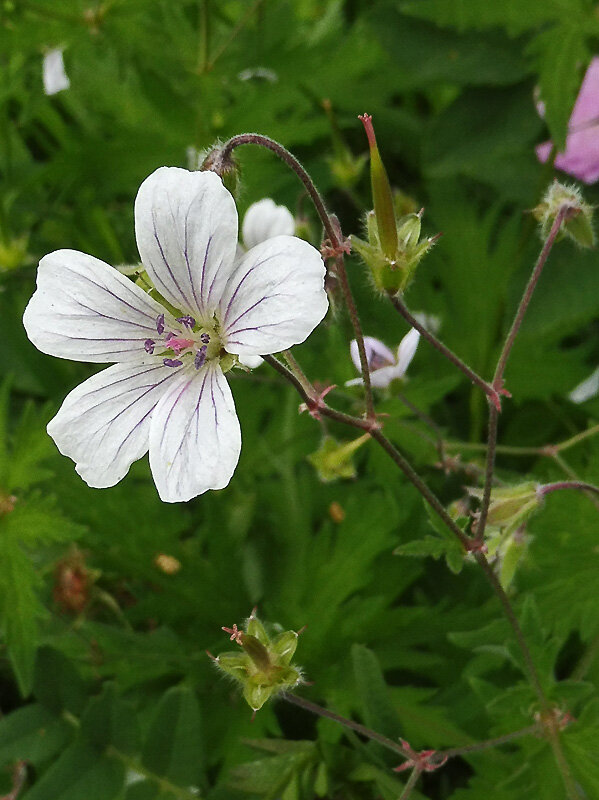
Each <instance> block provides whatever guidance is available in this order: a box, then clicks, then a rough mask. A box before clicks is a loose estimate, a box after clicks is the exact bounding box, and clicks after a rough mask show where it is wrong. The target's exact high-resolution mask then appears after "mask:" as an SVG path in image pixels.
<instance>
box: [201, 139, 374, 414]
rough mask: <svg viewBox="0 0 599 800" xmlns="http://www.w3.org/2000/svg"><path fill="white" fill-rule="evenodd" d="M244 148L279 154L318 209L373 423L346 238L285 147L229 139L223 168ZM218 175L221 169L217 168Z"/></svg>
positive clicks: (271, 142)
mask: <svg viewBox="0 0 599 800" xmlns="http://www.w3.org/2000/svg"><path fill="white" fill-rule="evenodd" d="M244 144H253V145H256V146H258V147H265V148H266V149H267V150H271V151H272V152H273V153H275V154H276V155H277V156H278V157H279V158H280V159H281V160H282V161H284V162H285V163H286V164H287V166H288V167H290V169H292V170H293V172H295V174H296V175H297V176H298V178H299V179H300V181H301V182H302V184H303V185H304V188H305V190H306V192H307V193H308V195H309V197H310V199H311V200H312V202H313V203H314V208H315V209H316V211H317V213H318V216H319V217H320V220H321V222H322V224H323V227H324V229H325V232H326V235H327V237H328V239H329V242H330V244H331V247H332V249H333V251H334V252H335V253H336V256H335V264H336V272H337V277H338V278H339V282H340V284H341V290H342V292H343V297H344V300H345V304H346V306H347V310H348V313H349V318H350V321H351V324H352V328H353V330H354V336H355V337H356V342H357V344H358V354H359V356H360V369H361V371H362V380H363V381H364V395H365V398H366V414H367V416H368V418H369V419H371V420H373V419H374V417H375V413H374V400H373V396H372V386H371V384H370V367H369V365H368V358H367V357H366V348H365V346H364V334H363V333H362V326H361V324H360V317H359V314H358V309H357V306H356V303H355V301H354V297H353V294H352V291H351V287H350V285H349V280H348V277H347V270H346V269H345V263H344V260H343V254H342V249H341V248H342V247H343V246H344V242H343V235H342V234H341V231H340V229H339V227H338V224H337V225H336V224H335V223H334V221H333V218H332V217H331V215H330V214H329V212H328V210H327V207H326V205H325V202H324V199H323V197H322V195H321V194H320V192H319V191H318V189H317V188H316V186H315V185H314V181H313V180H312V178H311V177H310V175H309V174H308V172H307V171H306V169H304V167H303V166H302V164H301V163H300V162H299V161H298V160H297V158H296V157H295V156H294V155H293V153H290V152H289V150H287V148H285V147H283V145H282V144H279V142H276V141H275V140H274V139H271V138H270V137H269V136H263V135H261V134H259V133H241V134H239V135H238V136H233V138H231V139H229V141H227V142H225V144H224V145H223V146H222V148H221V149H220V152H219V154H218V159H219V161H220V164H221V165H224V164H227V163H228V162H229V161H230V159H231V154H232V152H233V150H234V149H235V148H236V147H240V146H241V145H244ZM217 167H218V164H216V163H215V164H214V165H213V168H217ZM217 171H218V168H217Z"/></svg>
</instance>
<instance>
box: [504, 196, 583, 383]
mask: <svg viewBox="0 0 599 800" xmlns="http://www.w3.org/2000/svg"><path fill="white" fill-rule="evenodd" d="M575 213H576V209H574V208H573V207H572V206H562V207H561V208H560V210H559V211H558V212H557V214H556V216H555V219H554V221H553V225H552V226H551V230H550V231H549V235H548V236H547V239H546V241H545V244H544V245H543V249H542V250H541V253H540V255H539V258H538V260H537V263H536V264H535V267H534V269H533V271H532V274H531V276H530V279H529V281H528V283H527V285H526V289H525V290H524V294H523V295H522V299H521V300H520V305H519V306H518V310H517V311H516V316H515V317H514V321H513V322H512V327H511V328H510V330H509V333H508V335H507V337H506V340H505V343H504V345H503V348H502V350H501V354H500V356H499V360H498V362H497V368H496V369H495V375H494V377H493V386H494V387H495V388H496V389H500V388H501V382H502V380H503V373H504V372H505V367H506V365H507V361H508V358H509V356H510V353H511V351H512V347H513V345H514V342H515V340H516V336H517V335H518V331H519V330H520V326H521V325H522V320H523V319H524V315H525V314H526V309H527V308H528V304H529V303H530V301H531V299H532V296H533V293H534V290H535V289H536V286H537V283H538V281H539V278H540V277H541V272H542V271H543V267H544V266H545V262H546V261H547V258H548V256H549V253H550V252H551V248H552V247H553V245H554V243H555V240H556V238H557V235H558V233H559V231H560V228H561V227H562V223H563V222H564V220H567V219H569V218H571V217H572V216H573V214H575Z"/></svg>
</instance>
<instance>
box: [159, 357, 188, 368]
mask: <svg viewBox="0 0 599 800" xmlns="http://www.w3.org/2000/svg"><path fill="white" fill-rule="evenodd" d="M162 363H163V364H164V366H165V367H181V366H183V362H182V361H179V359H178V358H165V359H163V361H162Z"/></svg>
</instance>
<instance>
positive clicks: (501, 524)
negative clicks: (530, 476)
mask: <svg viewBox="0 0 599 800" xmlns="http://www.w3.org/2000/svg"><path fill="white" fill-rule="evenodd" d="M468 493H469V494H470V495H471V496H472V497H476V498H478V499H479V500H481V499H482V496H483V491H482V489H472V488H469V489H468ZM542 502H543V495H542V493H541V492H539V485H538V484H537V483H535V482H534V481H529V482H528V483H521V484H519V485H518V486H506V487H501V488H500V489H493V490H492V491H491V502H490V504H489V512H488V514H487V525H490V526H491V527H492V528H498V529H499V530H501V532H502V533H507V534H509V533H512V532H513V531H514V530H515V529H516V528H517V527H519V526H520V525H522V524H523V523H524V522H526V521H527V520H528V519H529V517H530V516H531V515H532V514H533V513H534V512H535V511H536V510H537V509H539V508H540V507H541V504H542Z"/></svg>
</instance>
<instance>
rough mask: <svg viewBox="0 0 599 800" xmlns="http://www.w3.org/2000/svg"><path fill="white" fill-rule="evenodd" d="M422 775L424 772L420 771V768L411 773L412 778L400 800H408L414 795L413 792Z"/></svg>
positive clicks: (415, 768) (409, 779)
mask: <svg viewBox="0 0 599 800" xmlns="http://www.w3.org/2000/svg"><path fill="white" fill-rule="evenodd" d="M421 775H422V770H421V769H418V767H414V769H413V770H412V772H411V773H410V777H409V778H408V782H407V783H406V785H405V786H404V790H403V792H402V793H401V794H400V796H399V800H408V797H409V796H410V795H411V794H412V791H413V789H414V787H415V786H416V784H417V783H418V778H419V777H420V776H421Z"/></svg>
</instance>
